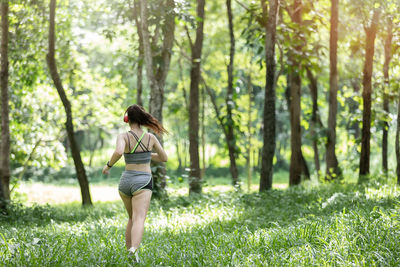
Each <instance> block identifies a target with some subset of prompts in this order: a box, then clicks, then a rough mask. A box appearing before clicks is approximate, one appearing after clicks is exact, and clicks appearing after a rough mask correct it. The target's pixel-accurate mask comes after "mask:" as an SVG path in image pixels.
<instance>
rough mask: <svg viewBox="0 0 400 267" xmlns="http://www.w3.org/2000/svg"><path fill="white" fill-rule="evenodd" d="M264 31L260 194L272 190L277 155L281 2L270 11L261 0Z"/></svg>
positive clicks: (274, 1)
mask: <svg viewBox="0 0 400 267" xmlns="http://www.w3.org/2000/svg"><path fill="white" fill-rule="evenodd" d="M261 7H262V14H263V21H264V25H263V26H264V31H265V44H264V45H265V62H266V79H265V96H264V118H263V124H264V129H263V135H264V138H263V141H264V142H263V143H264V145H263V148H262V163H261V174H260V192H261V191H265V190H269V189H271V188H272V177H273V159H274V155H275V147H276V137H275V128H276V126H275V124H276V121H275V65H276V64H275V42H276V20H277V13H278V7H279V0H270V1H269V11H268V8H267V6H266V3H265V0H261ZM267 12H268V13H267Z"/></svg>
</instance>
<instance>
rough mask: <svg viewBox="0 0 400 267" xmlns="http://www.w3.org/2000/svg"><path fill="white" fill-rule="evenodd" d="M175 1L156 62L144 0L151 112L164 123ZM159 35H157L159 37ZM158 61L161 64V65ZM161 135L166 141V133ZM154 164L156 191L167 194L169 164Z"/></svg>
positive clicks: (168, 7) (168, 5) (167, 14)
mask: <svg viewBox="0 0 400 267" xmlns="http://www.w3.org/2000/svg"><path fill="white" fill-rule="evenodd" d="M174 7H175V3H174V1H173V0H167V1H166V10H165V19H164V20H163V21H164V25H163V26H162V27H161V28H162V32H163V34H162V35H163V37H164V39H163V42H162V48H161V50H160V51H156V53H157V56H158V57H160V58H161V63H160V62H153V57H155V55H153V51H152V46H151V44H150V34H149V26H148V15H147V1H146V0H140V18H141V23H140V25H141V32H142V39H143V51H144V59H145V66H146V75H147V80H148V81H149V84H150V103H149V112H150V113H151V114H152V115H153V116H154V117H156V118H157V120H159V121H160V122H161V123H162V121H163V117H162V108H163V104H164V86H165V80H166V78H167V74H168V70H169V65H170V62H171V51H172V46H173V42H174V32H175V12H174ZM156 39H157V38H153V40H156ZM157 65H158V66H157ZM157 137H158V139H159V140H160V142H161V143H163V140H162V136H161V135H160V136H158V135H157ZM152 165H153V166H154V168H153V169H155V171H152V174H153V178H154V195H155V196H156V197H163V196H166V190H165V186H166V177H165V176H166V169H165V164H164V163H161V162H154V161H153V162H152Z"/></svg>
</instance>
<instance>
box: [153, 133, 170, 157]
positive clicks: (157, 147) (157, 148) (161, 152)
mask: <svg viewBox="0 0 400 267" xmlns="http://www.w3.org/2000/svg"><path fill="white" fill-rule="evenodd" d="M151 138H152V139H153V141H154V146H153V148H154V150H155V151H156V153H151V160H154V161H158V162H167V160H168V156H167V153H165V150H164V149H163V147H162V146H161V144H160V142H159V141H158V139H157V137H155V136H154V135H153V134H152V135H151Z"/></svg>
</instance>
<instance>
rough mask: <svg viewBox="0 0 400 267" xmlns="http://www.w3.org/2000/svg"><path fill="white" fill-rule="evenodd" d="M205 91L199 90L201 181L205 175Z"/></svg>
mask: <svg viewBox="0 0 400 267" xmlns="http://www.w3.org/2000/svg"><path fill="white" fill-rule="evenodd" d="M204 91H205V89H204V88H202V90H201V155H202V158H201V159H202V164H201V171H200V177H201V179H203V178H204V175H205V173H206V134H205V126H204V124H205V123H204V121H205V93H204Z"/></svg>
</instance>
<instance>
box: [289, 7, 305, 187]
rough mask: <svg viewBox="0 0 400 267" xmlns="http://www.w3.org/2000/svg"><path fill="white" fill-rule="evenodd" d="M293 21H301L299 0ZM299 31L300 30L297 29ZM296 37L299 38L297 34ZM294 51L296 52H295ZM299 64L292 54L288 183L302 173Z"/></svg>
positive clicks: (294, 181)
mask: <svg viewBox="0 0 400 267" xmlns="http://www.w3.org/2000/svg"><path fill="white" fill-rule="evenodd" d="M293 10H294V13H293V22H294V23H296V24H298V25H299V26H300V24H301V23H302V19H301V15H302V3H301V0H295V1H294V7H293ZM299 31H300V30H299ZM298 38H300V37H299V36H298ZM294 49H295V50H297V53H298V54H300V53H301V50H302V47H301V45H297V46H296V47H295V48H294ZM297 53H296V54H297ZM300 68H301V64H300V62H299V60H298V59H297V58H296V56H295V55H294V56H293V63H292V72H291V74H290V83H289V84H290V126H291V127H290V128H291V133H290V145H291V156H290V174H289V185H291V186H292V185H297V184H300V182H301V173H302V155H301V154H302V153H301V126H300V114H301V106H300V97H301V77H300Z"/></svg>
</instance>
